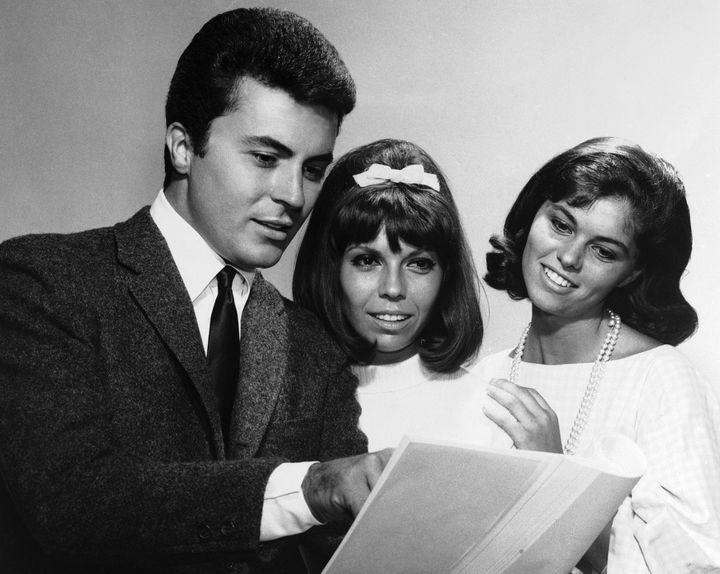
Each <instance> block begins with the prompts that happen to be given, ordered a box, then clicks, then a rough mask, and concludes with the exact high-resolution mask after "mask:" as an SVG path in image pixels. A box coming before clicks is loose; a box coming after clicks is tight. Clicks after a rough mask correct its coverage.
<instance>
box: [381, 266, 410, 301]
mask: <svg viewBox="0 0 720 574" xmlns="http://www.w3.org/2000/svg"><path fill="white" fill-rule="evenodd" d="M379 291H380V296H381V297H385V298H387V299H393V300H396V299H403V298H404V297H405V281H404V279H403V276H402V273H400V271H399V270H398V269H386V270H385V271H384V273H383V276H382V279H381V281H380V289H379Z"/></svg>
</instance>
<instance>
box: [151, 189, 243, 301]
mask: <svg viewBox="0 0 720 574" xmlns="http://www.w3.org/2000/svg"><path fill="white" fill-rule="evenodd" d="M150 215H151V216H152V218H153V220H154V221H155V224H156V225H157V226H158V229H159V230H160V233H161V234H162V236H163V237H164V238H165V241H166V242H167V244H168V247H169V248H170V253H171V254H172V257H173V259H174V261H175V265H177V268H178V271H180V277H181V278H182V280H183V283H184V284H185V289H186V290H187V292H188V294H189V295H190V299H191V300H192V301H195V299H196V298H197V297H198V296H199V295H200V294H201V293H202V292H203V291H204V290H205V288H206V287H207V286H208V285H209V284H210V282H211V281H212V280H213V279H214V278H215V276H216V275H217V274H218V273H219V272H220V270H221V269H222V268H223V267H225V265H227V263H225V261H224V260H223V258H222V257H220V256H219V255H218V254H217V253H216V252H215V251H214V250H213V249H212V248H211V247H210V246H209V245H208V244H207V242H206V241H205V240H204V239H203V238H202V236H201V235H200V234H199V233H198V232H197V231H195V228H193V226H192V225H190V224H189V223H188V222H187V221H185V220H184V219H183V218H182V216H181V215H180V214H179V213H178V212H177V211H175V208H174V207H173V206H172V205H170V202H169V201H168V200H167V197H165V192H164V191H163V190H162V189H161V190H160V192H159V193H158V194H157V197H156V198H155V201H153V203H152V205H151V206H150ZM232 267H233V269H235V270H236V271H237V272H238V273H239V274H240V276H241V277H242V278H243V279H244V280H245V284H246V285H247V286H248V288H249V287H250V286H251V285H252V282H253V279H254V278H255V273H254V272H250V271H243V270H240V269H238V268H237V267H235V266H234V265H233V266H232Z"/></svg>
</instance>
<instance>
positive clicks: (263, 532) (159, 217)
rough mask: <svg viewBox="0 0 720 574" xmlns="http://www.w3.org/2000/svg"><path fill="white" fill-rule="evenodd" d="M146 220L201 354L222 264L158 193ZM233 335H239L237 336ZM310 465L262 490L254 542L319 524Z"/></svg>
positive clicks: (237, 289) (243, 276)
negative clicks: (163, 250) (190, 315)
mask: <svg viewBox="0 0 720 574" xmlns="http://www.w3.org/2000/svg"><path fill="white" fill-rule="evenodd" d="M150 215H151V216H152V218H153V220H154V221H155V224H156V225H157V226H158V229H159V230H160V233H161V234H162V236H163V237H164V238H165V241H166V242H167V244H168V247H169V248H170V253H171V254H172V257H173V260H174V261H175V264H176V265H177V268H178V271H179V272H180V277H181V278H182V280H183V283H184V284H185V289H186V290H187V292H188V295H190V299H191V300H192V304H193V310H194V311H195V319H196V320H197V325H198V329H199V331H200V338H201V339H202V344H203V348H204V349H205V353H207V345H208V337H209V334H210V316H211V315H212V309H213V305H214V304H215V298H216V297H217V290H218V286H217V280H216V278H215V277H216V275H217V274H218V273H219V272H220V271H221V270H222V269H223V267H225V266H226V265H227V263H225V261H224V260H223V259H222V257H220V256H219V255H218V254H217V253H216V252H215V251H213V249H212V248H211V247H210V246H209V245H208V244H207V243H206V242H205V240H204V239H203V238H202V236H201V235H200V234H199V233H198V232H197V231H195V229H194V228H193V227H192V226H191V225H190V224H189V223H188V222H187V221H185V220H184V219H183V218H182V217H181V216H180V214H178V213H177V211H175V209H174V208H173V207H172V205H170V202H168V200H167V198H166V197H165V193H164V191H163V190H160V192H159V193H158V195H157V197H156V198H155V201H154V202H153V204H152V205H151V206H150ZM233 268H234V269H235V270H236V271H237V272H238V277H239V278H240V280H239V281H238V280H235V281H233V283H232V291H233V297H234V298H235V307H236V309H237V314H238V326H240V325H241V324H242V322H241V317H242V312H243V309H244V308H245V303H247V300H248V296H249V295H250V287H251V286H252V282H253V278H254V277H255V273H253V272H249V271H244V270H241V269H237V268H236V267H233ZM238 336H241V333H240V332H238ZM313 462H315V461H309V462H294V463H290V462H289V463H283V464H280V465H279V466H278V467H277V468H276V469H275V470H274V471H273V472H272V474H271V475H270V478H269V480H268V483H267V486H266V487H265V499H264V503H263V512H262V519H261V521H260V541H261V542H264V541H268V540H274V539H276V538H282V537H283V536H290V535H293V534H299V533H300V532H304V531H305V530H308V529H309V528H310V527H312V526H316V525H318V524H320V522H318V521H317V520H315V517H314V516H313V515H312V513H311V512H310V509H309V508H308V505H307V503H306V502H305V497H304V496H303V494H302V489H301V484H302V480H303V478H304V477H305V475H306V474H307V470H308V468H309V467H310V465H311V464H313Z"/></svg>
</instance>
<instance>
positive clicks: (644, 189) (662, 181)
mask: <svg viewBox="0 0 720 574" xmlns="http://www.w3.org/2000/svg"><path fill="white" fill-rule="evenodd" d="M603 197H616V198H623V199H626V200H627V201H628V202H629V203H630V205H631V208H632V213H631V214H629V221H631V223H632V228H633V231H634V238H635V242H636V245H637V247H638V252H639V258H638V268H639V269H640V271H641V272H640V274H639V275H638V276H637V277H636V278H635V279H634V280H633V281H632V282H630V283H629V284H628V285H625V286H623V287H617V288H616V289H615V290H614V291H613V292H612V293H611V294H610V296H609V297H608V299H607V301H606V306H607V307H609V308H611V309H613V310H614V311H615V312H617V313H618V314H619V315H620V316H621V317H622V320H623V321H624V322H625V323H626V324H628V325H630V326H631V327H633V328H634V329H637V330H638V331H640V332H642V333H645V334H646V335H649V336H651V337H654V338H655V339H657V340H659V341H661V342H663V343H669V344H672V345H677V344H678V343H681V342H682V341H684V340H685V339H687V338H688V337H689V336H690V335H692V333H693V332H694V331H695V329H696V328H697V313H696V312H695V310H694V309H693V308H692V306H691V305H690V304H689V303H688V302H687V301H686V300H685V297H684V296H683V294H682V293H681V291H680V279H681V277H682V275H683V273H684V271H685V268H686V267H687V264H688V261H689V260H690V253H691V251H692V231H691V228H690V212H689V210H688V205H687V201H686V199H685V187H684V185H683V183H682V181H681V180H680V177H679V175H678V173H677V171H676V170H675V168H674V167H673V166H672V165H670V164H669V163H668V162H667V161H665V160H663V159H662V158H660V157H658V156H656V155H653V154H650V153H648V152H646V151H644V150H643V149H642V148H641V147H640V146H638V145H637V144H634V143H632V142H630V141H627V140H623V139H620V138H595V139H591V140H588V141H585V142H583V143H581V144H579V145H577V146H575V147H573V148H572V149H570V150H568V151H566V152H564V153H561V154H560V155H558V156H557V157H555V158H553V159H551V160H550V161H549V162H548V163H546V164H545V165H544V166H543V167H541V168H540V169H539V170H538V171H537V173H535V175H533V176H532V178H530V181H528V183H527V184H526V185H525V187H524V188H523V189H522V191H521V192H520V195H519V196H518V198H517V199H516V200H515V203H514V204H513V206H512V208H511V209H510V213H509V214H508V216H507V219H506V220H505V228H504V231H503V235H493V236H492V237H491V239H490V244H491V245H492V247H493V248H494V250H493V251H491V252H489V253H488V254H487V256H486V260H487V269H488V272H487V274H486V275H485V281H486V283H487V284H488V285H490V286H491V287H494V288H495V289H501V290H505V291H507V292H508V294H509V295H510V297H512V298H513V299H524V298H525V297H527V295H528V293H527V288H526V286H525V282H524V280H523V276H522V254H523V250H524V249H525V243H526V241H527V237H528V233H529V231H530V226H531V224H532V222H533V219H534V218H535V215H536V214H537V212H538V210H539V209H540V206H541V205H542V204H543V203H544V202H545V201H546V200H549V201H552V202H557V201H560V200H565V201H567V202H568V204H570V205H572V206H577V207H584V206H588V205H590V204H592V203H593V202H594V201H596V200H598V199H600V198H603Z"/></svg>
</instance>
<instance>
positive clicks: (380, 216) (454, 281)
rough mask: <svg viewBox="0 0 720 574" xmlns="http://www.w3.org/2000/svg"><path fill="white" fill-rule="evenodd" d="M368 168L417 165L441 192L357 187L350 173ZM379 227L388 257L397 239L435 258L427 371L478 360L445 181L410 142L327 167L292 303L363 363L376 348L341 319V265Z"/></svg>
mask: <svg viewBox="0 0 720 574" xmlns="http://www.w3.org/2000/svg"><path fill="white" fill-rule="evenodd" d="M373 163H379V164H383V165H387V166H390V167H391V168H394V169H402V168H404V167H406V166H408V165H412V164H421V165H422V166H423V168H424V170H425V172H426V173H434V174H436V175H437V177H438V180H439V183H440V191H435V190H434V189H431V188H430V187H427V186H424V185H416V184H404V183H393V182H390V181H388V182H383V183H379V184H375V185H371V186H367V187H360V186H359V185H357V184H356V183H355V180H354V179H353V175H355V174H358V173H362V172H363V171H365V170H366V169H367V168H368V167H369V166H370V165H372V164H373ZM382 228H384V229H385V232H386V234H387V238H388V243H389V245H390V248H391V249H392V250H393V251H394V252H397V251H399V250H400V243H399V242H400V240H402V241H404V242H406V243H408V244H410V245H413V246H415V247H419V248H422V249H428V250H432V251H435V252H436V253H437V255H438V258H439V263H440V266H441V268H442V270H443V280H442V283H441V287H440V291H439V294H438V298H437V300H436V301H435V304H434V307H433V310H432V316H431V317H430V319H429V320H428V323H427V325H426V326H425V328H424V329H423V332H422V333H421V334H420V338H421V345H420V351H419V354H420V358H421V359H422V361H423V364H424V365H425V366H426V367H427V368H428V369H430V370H432V371H436V372H443V373H448V372H453V371H456V370H457V369H459V368H460V367H461V366H462V365H463V363H465V362H467V361H468V360H469V359H472V358H474V357H475V356H476V355H477V352H478V349H479V347H480V343H481V342H482V336H483V324H482V317H481V314H480V301H479V288H480V285H479V281H478V276H477V273H476V271H475V266H474V264H473V259H472V256H471V252H470V248H469V247H468V243H467V241H466V239H465V234H464V232H463V229H462V225H461V222H460V216H459V214H458V210H457V206H456V205H455V201H454V200H453V197H452V194H451V192H450V188H449V187H448V184H447V181H446V179H445V177H444V176H443V174H442V172H441V171H440V169H439V167H438V166H437V164H436V163H435V162H434V161H433V160H432V158H431V157H430V156H429V155H428V154H427V153H426V152H425V151H424V150H422V149H421V148H420V147H418V146H417V145H415V144H413V143H410V142H407V141H401V140H394V139H382V140H378V141H376V142H373V143H370V144H367V145H364V146H361V147H358V148H356V149H354V150H352V151H350V152H348V153H347V154H345V155H344V156H342V157H341V158H340V159H339V160H338V161H337V162H336V163H335V165H334V166H333V167H332V169H331V170H330V172H329V174H328V176H327V178H326V179H325V181H324V183H323V186H322V189H321V191H320V195H319V196H318V200H317V202H316V204H315V208H314V210H313V212H312V215H311V217H310V220H309V223H308V227H307V230H306V233H305V236H304V238H303V241H302V243H301V245H300V249H299V251H298V255H297V261H296V264H295V274H294V276H293V297H294V299H295V301H296V302H298V303H300V304H301V305H303V306H305V307H307V308H309V309H310V310H312V311H313V312H315V314H316V315H318V317H320V319H321V320H322V321H323V322H324V323H325V324H326V326H327V328H328V329H329V330H330V331H331V332H332V333H333V334H334V335H335V338H336V339H337V340H338V342H339V344H340V345H341V346H342V347H343V348H344V350H345V351H346V352H347V353H348V354H349V355H350V357H351V358H352V359H354V360H355V361H356V362H359V363H366V362H368V361H369V360H370V359H371V358H372V355H373V353H374V348H375V345H374V342H368V341H367V340H365V339H363V338H362V337H361V336H360V335H358V333H357V332H356V331H355V330H354V329H353V327H352V326H351V324H350V323H349V321H348V320H347V319H346V318H345V316H344V313H343V310H342V302H343V293H342V288H341V286H340V265H341V262H342V258H343V255H344V253H345V250H346V248H347V247H348V246H351V245H354V244H358V243H364V242H368V241H372V240H373V239H374V238H375V237H376V236H377V235H378V233H379V232H380V230H381V229H382Z"/></svg>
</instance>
